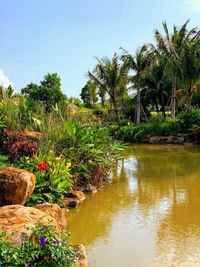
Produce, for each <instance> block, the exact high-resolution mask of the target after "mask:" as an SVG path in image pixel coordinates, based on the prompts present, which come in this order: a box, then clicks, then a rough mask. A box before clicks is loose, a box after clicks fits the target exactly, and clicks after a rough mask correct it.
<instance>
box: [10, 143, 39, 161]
mask: <svg viewBox="0 0 200 267" xmlns="http://www.w3.org/2000/svg"><path fill="white" fill-rule="evenodd" d="M38 153H39V147H38V144H37V143H36V142H34V141H31V140H29V141H28V140H22V141H17V142H15V143H14V144H13V145H12V147H11V150H10V151H9V153H8V156H9V160H10V162H15V161H17V160H18V159H20V158H21V157H24V156H26V157H27V156H29V157H32V156H33V155H37V154H38Z"/></svg>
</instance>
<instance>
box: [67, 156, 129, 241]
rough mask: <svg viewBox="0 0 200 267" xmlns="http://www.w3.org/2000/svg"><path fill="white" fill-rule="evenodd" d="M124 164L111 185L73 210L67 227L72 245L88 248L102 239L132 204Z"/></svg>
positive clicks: (122, 163) (115, 173) (115, 174)
mask: <svg viewBox="0 0 200 267" xmlns="http://www.w3.org/2000/svg"><path fill="white" fill-rule="evenodd" d="M127 171H128V170H126V169H125V167H124V161H122V162H121V164H120V166H119V170H118V171H117V170H115V172H114V179H113V182H112V183H111V184H110V185H105V188H103V189H102V190H100V191H99V192H98V193H97V194H95V195H93V196H92V197H91V198H90V197H89V198H88V199H86V201H85V202H84V203H83V205H81V206H80V207H78V208H77V209H76V210H79V211H78V212H77V211H76V210H74V211H72V213H71V215H70V221H69V228H70V231H71V233H72V242H73V243H76V242H79V243H80V242H81V243H83V244H85V245H90V244H92V243H94V242H95V240H97V239H98V237H101V238H104V240H106V236H107V235H108V233H109V230H110V227H111V226H112V223H113V221H114V220H116V219H117V215H118V213H120V212H123V211H125V210H126V209H128V208H129V207H130V206H131V205H132V203H133V194H131V193H130V190H129V184H128V180H129V177H128V176H127Z"/></svg>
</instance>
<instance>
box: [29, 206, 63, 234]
mask: <svg viewBox="0 0 200 267" xmlns="http://www.w3.org/2000/svg"><path fill="white" fill-rule="evenodd" d="M34 208H35V209H38V210H40V211H42V212H44V213H45V214H47V215H49V216H51V217H53V218H54V219H55V220H56V222H57V224H58V225H59V227H60V229H62V228H64V227H65V226H66V225H67V221H66V213H67V211H66V210H65V209H61V208H60V207H59V206H58V205H57V204H50V203H44V204H41V205H37V206H34Z"/></svg>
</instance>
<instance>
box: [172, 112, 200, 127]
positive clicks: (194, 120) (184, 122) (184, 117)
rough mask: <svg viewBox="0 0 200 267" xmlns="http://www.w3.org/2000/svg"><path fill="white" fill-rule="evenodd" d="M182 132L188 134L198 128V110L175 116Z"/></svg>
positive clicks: (199, 121)
mask: <svg viewBox="0 0 200 267" xmlns="http://www.w3.org/2000/svg"><path fill="white" fill-rule="evenodd" d="M177 118H178V120H179V122H180V126H181V130H182V132H190V131H192V130H193V129H195V128H198V127H200V110H199V109H193V110H191V111H190V112H181V113H179V114H178V116H177Z"/></svg>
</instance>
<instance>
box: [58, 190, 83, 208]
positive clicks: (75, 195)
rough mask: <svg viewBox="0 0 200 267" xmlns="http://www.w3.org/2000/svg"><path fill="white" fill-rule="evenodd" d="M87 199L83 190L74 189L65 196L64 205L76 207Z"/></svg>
mask: <svg viewBox="0 0 200 267" xmlns="http://www.w3.org/2000/svg"><path fill="white" fill-rule="evenodd" d="M84 200H85V194H84V193H83V192H82V191H78V190H75V191H72V192H70V193H68V194H67V195H66V197H65V198H64V203H63V206H64V207H65V208H68V207H69V208H75V207H76V206H77V205H79V204H80V203H82V202H83V201H84Z"/></svg>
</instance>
